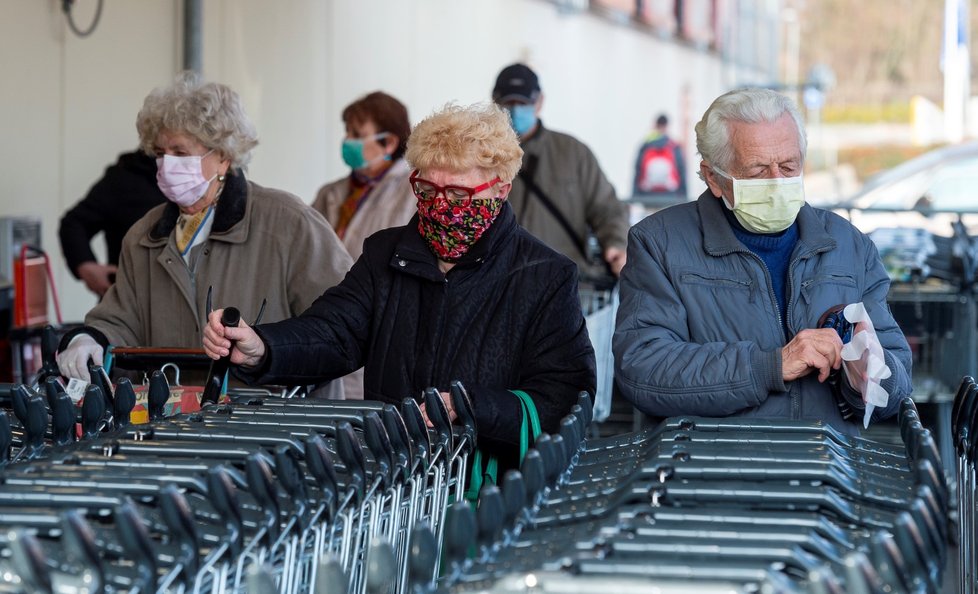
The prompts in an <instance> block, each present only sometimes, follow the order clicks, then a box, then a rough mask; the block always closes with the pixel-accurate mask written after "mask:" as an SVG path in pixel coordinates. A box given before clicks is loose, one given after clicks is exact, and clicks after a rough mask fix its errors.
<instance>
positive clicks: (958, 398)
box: [951, 375, 975, 431]
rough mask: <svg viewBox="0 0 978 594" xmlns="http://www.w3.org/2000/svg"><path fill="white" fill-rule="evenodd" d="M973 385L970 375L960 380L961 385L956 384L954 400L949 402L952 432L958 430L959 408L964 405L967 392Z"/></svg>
mask: <svg viewBox="0 0 978 594" xmlns="http://www.w3.org/2000/svg"><path fill="white" fill-rule="evenodd" d="M974 385H975V378H973V377H971V376H970V375H966V376H964V377H963V378H961V383H960V384H958V391H957V392H955V394H954V400H953V401H952V402H951V427H952V429H953V430H954V431H957V429H958V421H959V420H960V417H961V407H962V405H963V404H964V399H965V397H966V396H967V395H968V391H969V390H972V389H973V387H974Z"/></svg>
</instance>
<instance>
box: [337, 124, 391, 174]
mask: <svg viewBox="0 0 978 594" xmlns="http://www.w3.org/2000/svg"><path fill="white" fill-rule="evenodd" d="M385 136H387V132H379V133H377V134H374V135H373V136H368V137H367V138H346V139H344V140H343V147H342V150H341V152H342V155H343V162H344V163H346V164H347V165H348V166H349V167H350V169H363V168H364V167H367V166H368V165H370V164H371V163H373V162H376V161H386V160H388V159H390V155H381V156H380V157H378V158H377V159H374V160H373V161H367V160H366V159H365V158H364V157H363V143H364V141H366V140H369V139H371V138H374V139H380V138H383V137H385Z"/></svg>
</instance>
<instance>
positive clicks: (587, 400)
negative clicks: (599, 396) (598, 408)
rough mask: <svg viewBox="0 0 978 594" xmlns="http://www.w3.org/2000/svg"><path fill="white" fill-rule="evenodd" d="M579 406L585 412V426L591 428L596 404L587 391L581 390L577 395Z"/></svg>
mask: <svg viewBox="0 0 978 594" xmlns="http://www.w3.org/2000/svg"><path fill="white" fill-rule="evenodd" d="M577 404H578V405H579V406H580V407H581V410H582V411H584V426H585V428H586V427H590V426H591V421H593V420H594V402H593V401H592V400H591V395H590V394H589V393H588V392H587V391H586V390H581V391H580V392H578V394H577Z"/></svg>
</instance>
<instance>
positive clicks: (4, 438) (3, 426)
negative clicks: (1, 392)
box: [0, 410, 14, 466]
mask: <svg viewBox="0 0 978 594" xmlns="http://www.w3.org/2000/svg"><path fill="white" fill-rule="evenodd" d="M13 440H14V439H13V433H12V432H11V430H10V418H8V417H7V413H6V412H4V411H2V410H0V466H3V465H5V464H6V463H7V462H9V461H10V445H11V444H12V443H13Z"/></svg>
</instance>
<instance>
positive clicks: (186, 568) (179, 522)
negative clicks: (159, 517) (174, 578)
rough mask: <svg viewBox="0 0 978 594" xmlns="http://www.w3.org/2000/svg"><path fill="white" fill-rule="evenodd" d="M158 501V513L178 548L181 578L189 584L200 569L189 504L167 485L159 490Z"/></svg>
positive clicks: (178, 491) (171, 485) (177, 491)
mask: <svg viewBox="0 0 978 594" xmlns="http://www.w3.org/2000/svg"><path fill="white" fill-rule="evenodd" d="M158 500H159V505H160V511H162V512H163V522H164V523H166V526H167V528H169V531H170V536H172V537H173V539H174V540H175V541H176V542H177V546H178V547H179V548H180V558H179V560H178V561H179V562H180V564H181V565H182V566H183V576H184V579H185V580H186V582H187V583H188V584H189V583H191V582H192V581H193V580H194V578H195V577H196V576H197V569H198V568H199V567H200V556H199V555H200V554H199V551H198V543H199V542H200V540H199V538H198V537H197V525H196V524H195V523H194V515H193V512H192V511H190V504H189V503H188V502H187V499H186V497H184V496H183V494H182V493H181V492H180V489H178V488H177V487H176V485H173V484H168V485H165V486H164V487H163V488H162V489H160V495H159V498H158Z"/></svg>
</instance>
